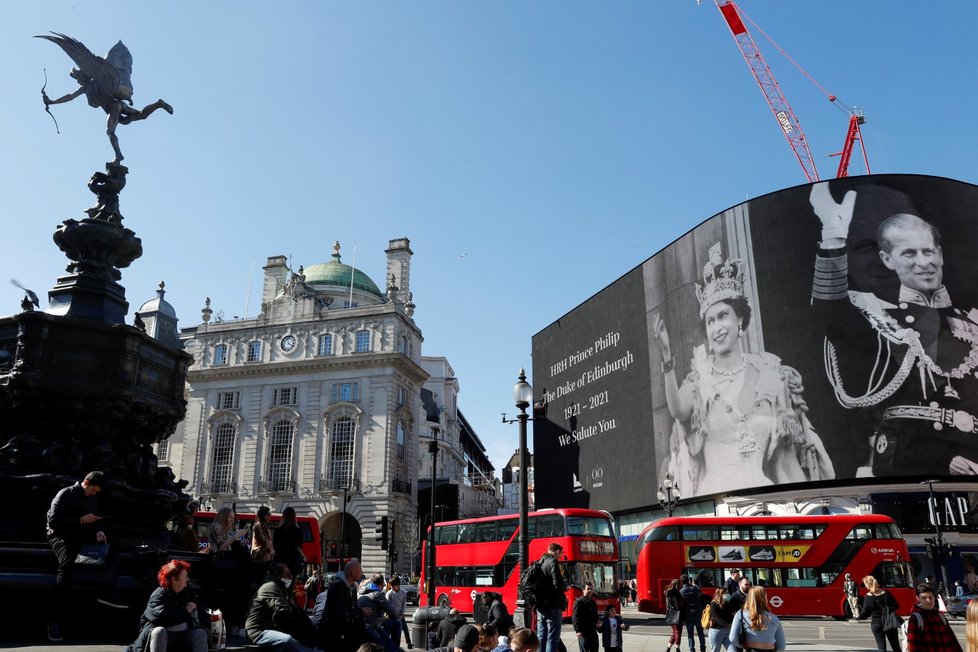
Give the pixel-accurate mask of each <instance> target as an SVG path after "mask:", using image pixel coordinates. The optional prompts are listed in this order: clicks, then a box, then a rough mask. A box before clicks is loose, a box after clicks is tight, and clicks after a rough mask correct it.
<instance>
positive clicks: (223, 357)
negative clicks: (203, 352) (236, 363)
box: [214, 344, 228, 366]
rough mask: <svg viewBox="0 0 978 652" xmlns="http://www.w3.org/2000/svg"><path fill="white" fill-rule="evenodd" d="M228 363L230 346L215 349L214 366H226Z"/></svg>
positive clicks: (221, 345) (220, 346)
mask: <svg viewBox="0 0 978 652" xmlns="http://www.w3.org/2000/svg"><path fill="white" fill-rule="evenodd" d="M227 363H228V345H227V344H218V345H217V346H215V347H214V365H215V366H218V365H225V364H227Z"/></svg>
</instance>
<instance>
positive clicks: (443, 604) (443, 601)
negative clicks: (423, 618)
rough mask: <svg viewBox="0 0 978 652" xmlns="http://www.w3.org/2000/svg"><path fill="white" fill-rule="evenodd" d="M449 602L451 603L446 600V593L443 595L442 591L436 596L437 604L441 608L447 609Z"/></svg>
mask: <svg viewBox="0 0 978 652" xmlns="http://www.w3.org/2000/svg"><path fill="white" fill-rule="evenodd" d="M450 604H451V603H450V602H449V601H448V596H447V595H445V594H444V593H442V594H441V595H440V596H438V606H439V607H441V608H443V609H448V607H449V606H450Z"/></svg>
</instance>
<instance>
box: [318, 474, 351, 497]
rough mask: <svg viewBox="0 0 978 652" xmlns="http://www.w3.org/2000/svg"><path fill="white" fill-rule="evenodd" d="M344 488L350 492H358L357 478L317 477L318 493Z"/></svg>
mask: <svg viewBox="0 0 978 652" xmlns="http://www.w3.org/2000/svg"><path fill="white" fill-rule="evenodd" d="M344 489H346V490H347V491H349V492H350V493H351V494H353V493H359V492H360V479H359V478H319V493H321V494H325V493H330V492H333V491H343V490H344Z"/></svg>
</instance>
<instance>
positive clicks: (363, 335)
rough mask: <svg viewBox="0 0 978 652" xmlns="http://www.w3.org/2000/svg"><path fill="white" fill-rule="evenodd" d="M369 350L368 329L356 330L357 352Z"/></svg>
mask: <svg viewBox="0 0 978 652" xmlns="http://www.w3.org/2000/svg"><path fill="white" fill-rule="evenodd" d="M369 350H370V331H357V349H356V351H357V353H366V352H367V351H369Z"/></svg>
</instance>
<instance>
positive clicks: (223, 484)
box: [210, 423, 238, 494]
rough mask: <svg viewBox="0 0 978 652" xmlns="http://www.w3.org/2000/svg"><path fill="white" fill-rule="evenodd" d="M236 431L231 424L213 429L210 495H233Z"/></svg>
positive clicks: (223, 424)
mask: <svg viewBox="0 0 978 652" xmlns="http://www.w3.org/2000/svg"><path fill="white" fill-rule="evenodd" d="M237 435H238V429H237V428H236V427H235V424H233V423H222V424H219V425H218V426H217V427H215V428H214V449H213V450H212V451H211V482H210V484H211V493H219V494H231V493H235V487H234V444H235V440H236V439H237Z"/></svg>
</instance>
